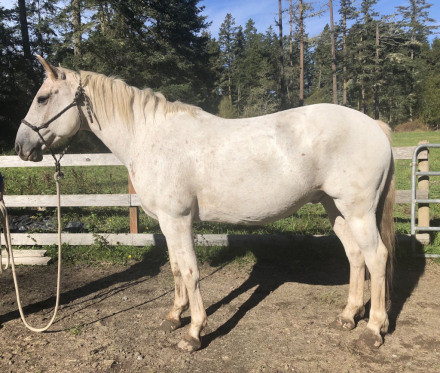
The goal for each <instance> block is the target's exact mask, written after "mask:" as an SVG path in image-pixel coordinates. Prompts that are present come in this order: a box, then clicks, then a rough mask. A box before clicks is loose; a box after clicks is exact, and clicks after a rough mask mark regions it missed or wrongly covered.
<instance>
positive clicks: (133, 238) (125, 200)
mask: <svg viewBox="0 0 440 373" xmlns="http://www.w3.org/2000/svg"><path fill="white" fill-rule="evenodd" d="M415 148H416V146H407V147H394V148H393V155H394V159H395V160H398V159H412V155H413V153H414V149H415ZM428 156H429V153H428V151H423V152H421V153H420V154H419V156H418V160H419V161H420V162H424V165H425V166H426V165H427V164H428ZM53 165H54V162H53V158H52V157H51V156H50V155H44V156H43V160H42V161H41V162H37V163H35V162H24V161H22V160H21V159H20V158H19V157H18V156H0V169H2V168H11V167H17V168H22V167H53ZM65 166H123V164H122V163H121V162H120V161H119V160H118V159H117V158H116V156H115V155H113V154H111V153H106V154H66V155H65V156H64V157H63V167H65ZM422 182H423V181H422ZM422 189H423V190H418V191H417V198H418V199H428V198H429V186H428V188H426V180H425V184H424V187H423V188H422ZM4 198H5V202H6V204H7V206H8V207H56V206H57V203H56V196H55V195H6V196H5V197H4ZM410 202H411V191H410V190H398V191H397V193H396V203H410ZM61 205H62V206H63V207H128V208H130V233H122V234H99V235H100V236H102V237H104V238H105V239H106V240H107V241H108V242H109V244H112V245H117V244H124V245H133V246H145V245H154V244H157V243H158V242H160V241H161V240H164V239H163V238H160V237H161V235H150V234H139V233H138V225H139V223H138V220H139V218H138V207H139V206H140V205H141V204H140V201H139V198H138V196H137V195H136V194H135V191H134V189H133V188H132V186H131V185H130V182H129V194H74V195H62V196H61ZM423 208H425V209H426V206H424V207H423ZM428 216H429V211H428ZM428 225H429V224H428ZM11 236H12V243H13V245H52V244H55V243H56V242H57V235H56V233H13V234H12V235H11ZM214 236H216V237H214ZM206 237H209V239H207V238H206ZM228 237H229V238H228ZM230 237H236V236H228V235H203V236H200V237H195V242H196V243H201V244H205V245H225V244H228V243H229V241H230V240H231V238H230ZM276 237H279V236H276ZM286 237H292V236H288V235H287V236H284V238H275V236H272V239H275V240H276V241H279V240H281V241H283V240H289V238H286ZM293 237H295V236H293ZM301 237H303V236H296V238H291V239H296V240H297V239H300V240H301V239H302V238H301ZM317 237H318V236H317ZM320 237H321V236H320ZM95 238H96V237H95V235H93V234H90V233H75V234H68V233H66V234H63V242H67V243H69V244H72V245H90V244H92V243H93V242H94V240H95ZM416 238H417V240H418V241H419V242H420V243H422V244H427V243H429V234H426V233H425V234H418V235H417V236H416ZM238 239H239V238H234V239H233V240H235V241H236V240H238ZM243 239H245V238H243ZM254 239H256V238H254ZM400 240H401V241H406V240H407V235H401V237H400Z"/></svg>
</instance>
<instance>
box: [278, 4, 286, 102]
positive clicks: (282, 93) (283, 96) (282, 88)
mask: <svg viewBox="0 0 440 373" xmlns="http://www.w3.org/2000/svg"><path fill="white" fill-rule="evenodd" d="M277 24H278V31H279V35H278V42H279V44H280V50H279V56H280V100H281V109H286V92H285V90H286V88H285V84H284V47H283V9H282V1H281V0H278V22H277Z"/></svg>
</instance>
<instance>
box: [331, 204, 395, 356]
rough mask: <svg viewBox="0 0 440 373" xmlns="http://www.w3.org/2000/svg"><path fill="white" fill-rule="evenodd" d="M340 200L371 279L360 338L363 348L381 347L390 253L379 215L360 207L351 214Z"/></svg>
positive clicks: (386, 326) (340, 206) (384, 327)
mask: <svg viewBox="0 0 440 373" xmlns="http://www.w3.org/2000/svg"><path fill="white" fill-rule="evenodd" d="M338 202H339V203H340V201H339V200H336V201H335V203H336V206H337V207H338V209H339V210H340V211H341V213H342V214H343V216H344V217H345V220H346V222H347V224H348V227H349V228H350V231H351V234H352V236H353V239H354V240H355V241H356V243H357V244H358V246H359V248H360V250H361V252H362V254H363V256H364V258H365V263H366V265H367V267H368V270H369V272H370V276H371V309H370V318H369V321H368V324H367V330H366V331H365V332H363V334H362V335H361V336H360V337H359V341H358V345H359V346H360V347H367V348H378V347H379V346H380V345H382V343H383V338H382V336H381V333H386V332H387V331H388V325H389V322H388V315H387V311H386V266H387V260H388V250H387V248H386V247H385V245H384V244H383V242H382V239H381V237H380V234H379V230H378V228H377V222H376V214H375V213H373V212H371V209H367V208H365V209H364V210H363V211H364V212H362V210H361V209H360V206H356V209H357V211H356V212H353V211H348V208H347V206H348V205H346V204H344V203H340V204H338Z"/></svg>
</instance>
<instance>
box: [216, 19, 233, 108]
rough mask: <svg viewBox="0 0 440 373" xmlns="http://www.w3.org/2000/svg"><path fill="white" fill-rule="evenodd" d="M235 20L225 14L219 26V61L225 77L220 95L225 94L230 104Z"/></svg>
mask: <svg viewBox="0 0 440 373" xmlns="http://www.w3.org/2000/svg"><path fill="white" fill-rule="evenodd" d="M234 25H235V19H234V18H233V17H232V15H231V14H229V13H228V14H226V18H225V20H224V22H223V23H222V24H221V26H220V31H219V34H218V35H219V44H220V60H221V61H222V65H223V66H224V69H225V76H224V78H223V80H222V83H221V87H222V94H227V96H228V98H229V101H230V102H231V103H232V90H233V88H232V84H233V82H232V74H233V72H232V70H233V61H234V56H235V54H234V41H235V34H236V32H237V28H236V27H235V26H234Z"/></svg>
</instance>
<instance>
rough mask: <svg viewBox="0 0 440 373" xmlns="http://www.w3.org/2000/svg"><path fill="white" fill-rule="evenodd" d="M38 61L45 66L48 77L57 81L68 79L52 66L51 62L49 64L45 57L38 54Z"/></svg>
mask: <svg viewBox="0 0 440 373" xmlns="http://www.w3.org/2000/svg"><path fill="white" fill-rule="evenodd" d="M37 58H38V61H40V63H41V64H42V65H43V67H44V70H46V73H47V76H48V77H49V78H50V79H52V80H57V79H62V80H64V79H66V74H64V73H63V72H62V71H61V70H58V69H57V68H56V67H55V66H52V65H51V64H50V63H49V62H47V61H46V60H45V59H44V58H43V57H41V56H40V55H38V54H37Z"/></svg>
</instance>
